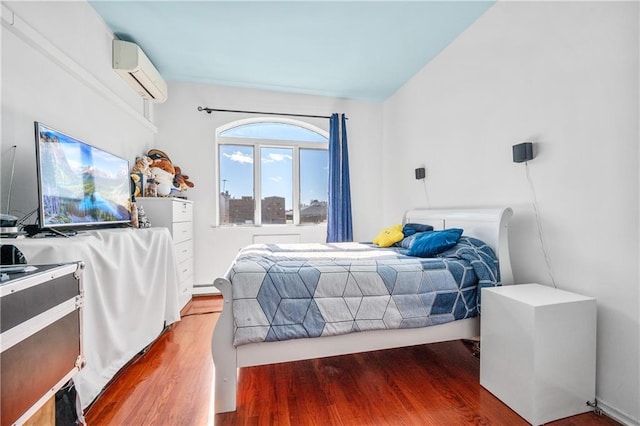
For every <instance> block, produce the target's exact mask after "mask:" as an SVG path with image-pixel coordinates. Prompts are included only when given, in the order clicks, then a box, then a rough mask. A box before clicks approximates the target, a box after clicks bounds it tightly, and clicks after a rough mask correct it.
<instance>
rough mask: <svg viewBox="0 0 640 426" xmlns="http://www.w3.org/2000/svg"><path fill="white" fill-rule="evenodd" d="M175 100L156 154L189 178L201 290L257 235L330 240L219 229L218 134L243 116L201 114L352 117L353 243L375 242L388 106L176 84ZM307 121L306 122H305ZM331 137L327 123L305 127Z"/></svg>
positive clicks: (164, 113) (162, 113) (306, 231)
mask: <svg viewBox="0 0 640 426" xmlns="http://www.w3.org/2000/svg"><path fill="white" fill-rule="evenodd" d="M169 92H170V95H169V100H168V101H167V102H166V103H164V104H161V105H158V106H157V109H156V118H157V122H158V135H157V138H156V146H157V148H159V149H162V150H164V151H165V152H166V153H167V155H169V156H170V157H171V160H172V161H173V162H174V163H175V164H177V165H178V166H180V168H181V169H182V171H183V173H184V174H187V175H189V177H190V180H191V181H192V182H194V183H195V188H193V189H189V190H188V192H187V196H188V198H189V199H190V200H194V202H195V204H194V234H195V235H194V244H195V248H194V252H195V253H194V254H195V276H194V280H195V284H196V285H210V284H212V283H213V280H214V279H215V278H217V277H220V276H222V275H224V273H225V272H226V270H227V268H228V267H229V266H230V264H231V262H232V260H233V258H234V257H235V255H236V254H237V252H238V250H239V249H240V248H242V247H244V246H246V245H248V244H251V243H252V242H253V236H254V235H260V234H293V235H299V237H297V238H299V239H300V241H302V242H308V241H318V242H323V241H325V240H326V226H297V227H294V226H263V227H261V228H255V227H251V228H228V227H227V228H225V227H220V228H215V227H214V222H215V212H216V209H217V208H218V206H217V202H218V197H217V195H216V189H215V179H216V173H215V167H216V163H217V159H216V153H215V149H214V141H215V131H216V128H218V127H220V126H222V125H224V124H226V123H229V122H232V121H236V120H240V119H242V118H250V117H257V115H246V114H236V113H216V112H214V113H212V114H210V115H209V114H206V113H204V112H198V111H197V107H198V106H202V107H209V108H218V109H233V110H250V111H266V112H288V113H296V114H310V115H331V113H333V112H338V113H345V114H346V115H347V117H348V118H349V120H348V122H347V131H348V141H349V156H350V170H351V188H352V203H353V222H354V238H355V239H356V240H369V241H370V240H371V239H373V237H374V236H375V235H376V234H377V232H378V230H379V227H380V223H381V217H382V210H381V206H380V188H381V187H382V177H381V167H382V165H381V164H382V159H381V151H382V145H381V143H382V104H379V103H378V104H375V103H367V102H355V101H347V100H344V99H335V98H328V97H320V96H305V95H293V94H286V93H277V92H270V91H260V90H250V89H238V88H228V87H220V86H212V85H207V84H193V83H178V82H169ZM301 120H302V119H301ZM304 120H305V121H307V122H308V123H311V124H313V125H315V126H317V127H319V128H321V129H324V130H327V131H328V130H329V120H328V119H304Z"/></svg>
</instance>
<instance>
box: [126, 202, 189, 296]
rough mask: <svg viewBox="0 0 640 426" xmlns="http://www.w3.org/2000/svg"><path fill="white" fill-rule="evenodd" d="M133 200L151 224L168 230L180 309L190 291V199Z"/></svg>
mask: <svg viewBox="0 0 640 426" xmlns="http://www.w3.org/2000/svg"><path fill="white" fill-rule="evenodd" d="M136 201H137V203H136V204H137V205H139V206H142V207H143V208H144V212H145V214H146V215H147V217H148V218H149V221H150V222H151V226H163V227H166V228H169V231H171V235H172V237H173V244H174V246H175V250H176V257H177V259H178V274H179V277H180V288H179V294H180V308H181V309H182V308H183V307H184V306H185V305H186V304H187V303H188V302H189V300H191V294H192V293H193V201H189V200H183V199H180V198H162V197H158V198H146V197H140V198H137V199H136Z"/></svg>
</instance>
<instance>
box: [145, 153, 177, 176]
mask: <svg viewBox="0 0 640 426" xmlns="http://www.w3.org/2000/svg"><path fill="white" fill-rule="evenodd" d="M149 167H150V168H151V169H152V170H153V169H161V170H164V171H165V172H167V173H169V174H170V175H171V176H173V175H175V174H176V169H175V167H173V163H172V162H171V160H168V159H166V158H157V159H155V160H151V164H150V165H149ZM172 180H173V178H172Z"/></svg>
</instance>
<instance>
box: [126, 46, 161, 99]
mask: <svg viewBox="0 0 640 426" xmlns="http://www.w3.org/2000/svg"><path fill="white" fill-rule="evenodd" d="M113 69H114V71H115V72H117V73H118V74H119V75H120V76H121V77H122V78H123V79H124V80H125V81H126V82H127V83H129V84H130V85H131V87H133V88H134V89H135V90H136V92H138V93H139V94H140V96H142V97H143V98H144V99H148V100H150V101H151V102H158V103H161V102H164V101H166V100H167V83H166V82H165V81H164V79H163V78H162V76H161V75H160V73H159V72H158V70H157V69H156V67H155V66H153V64H152V63H151V61H150V60H149V58H148V57H147V55H145V54H144V52H143V51H142V49H141V48H140V46H138V45H137V44H135V43H131V42H128V41H123V40H113Z"/></svg>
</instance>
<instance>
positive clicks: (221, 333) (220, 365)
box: [211, 278, 238, 413]
mask: <svg viewBox="0 0 640 426" xmlns="http://www.w3.org/2000/svg"><path fill="white" fill-rule="evenodd" d="M213 285H214V286H215V287H216V288H217V289H218V290H220V292H221V293H222V297H223V298H224V307H223V309H222V314H221V315H220V318H218V322H217V323H216V328H215V330H214V332H213V338H212V339H211V354H212V356H213V364H214V368H215V382H216V383H215V412H216V413H226V412H229V411H235V410H236V392H237V388H238V364H237V358H236V348H235V347H234V346H233V305H232V303H233V298H232V295H231V283H230V282H229V280H227V279H225V278H216V280H215V281H214V283H213Z"/></svg>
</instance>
